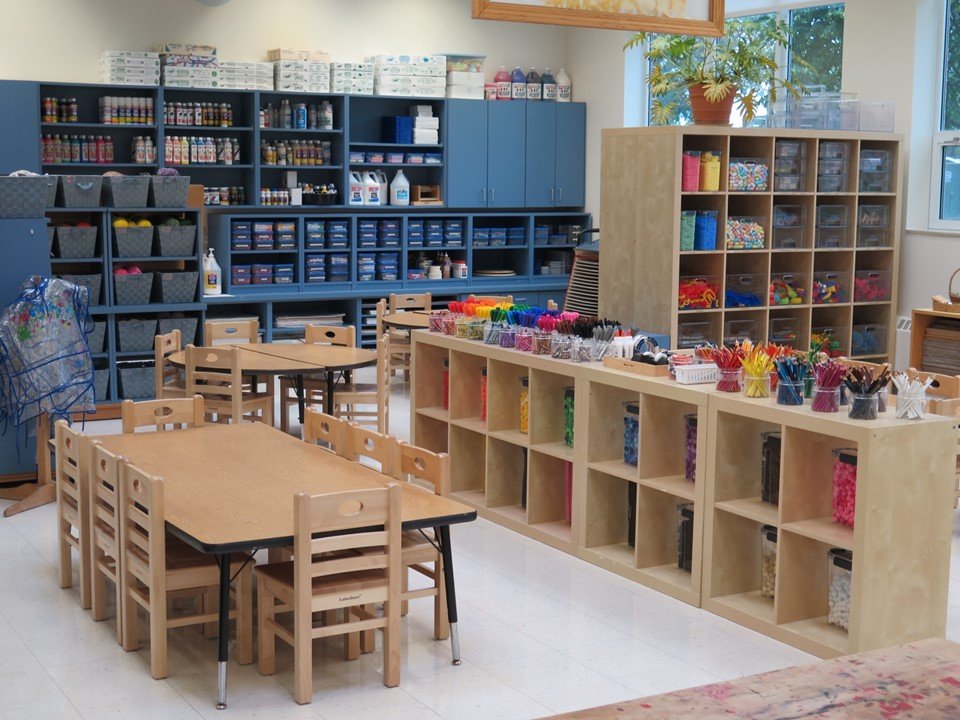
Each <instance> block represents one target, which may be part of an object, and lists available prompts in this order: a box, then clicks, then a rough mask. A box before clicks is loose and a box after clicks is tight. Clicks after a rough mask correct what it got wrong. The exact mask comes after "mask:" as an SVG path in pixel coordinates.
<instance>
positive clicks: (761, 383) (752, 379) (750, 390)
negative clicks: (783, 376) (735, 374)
mask: <svg viewBox="0 0 960 720" xmlns="http://www.w3.org/2000/svg"><path fill="white" fill-rule="evenodd" d="M743 395H744V397H748V398H754V399H763V398H768V397H770V373H764V374H763V375H746V376H744V381H743Z"/></svg>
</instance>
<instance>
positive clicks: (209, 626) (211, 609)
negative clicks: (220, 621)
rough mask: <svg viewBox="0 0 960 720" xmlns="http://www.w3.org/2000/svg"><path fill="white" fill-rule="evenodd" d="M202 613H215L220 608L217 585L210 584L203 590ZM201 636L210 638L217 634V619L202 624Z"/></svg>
mask: <svg viewBox="0 0 960 720" xmlns="http://www.w3.org/2000/svg"><path fill="white" fill-rule="evenodd" d="M202 602H203V614H204V615H206V614H207V613H217V612H218V611H219V610H220V595H219V593H218V592H217V586H216V585H211V586H210V587H208V588H206V589H205V590H204V591H203V601H202ZM203 636H204V637H205V638H207V639H208V640H211V639H213V638H215V637H216V636H217V621H216V620H214V621H213V622H208V623H204V624H203Z"/></svg>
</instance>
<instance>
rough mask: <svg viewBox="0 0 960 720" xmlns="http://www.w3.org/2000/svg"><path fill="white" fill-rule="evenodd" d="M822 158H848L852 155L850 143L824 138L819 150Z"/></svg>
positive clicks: (818, 152)
mask: <svg viewBox="0 0 960 720" xmlns="http://www.w3.org/2000/svg"><path fill="white" fill-rule="evenodd" d="M817 154H818V155H819V156H820V159H821V160H846V159H847V158H848V157H849V156H850V145H849V143H845V142H837V141H831V140H823V141H821V142H820V146H819V148H818V150H817Z"/></svg>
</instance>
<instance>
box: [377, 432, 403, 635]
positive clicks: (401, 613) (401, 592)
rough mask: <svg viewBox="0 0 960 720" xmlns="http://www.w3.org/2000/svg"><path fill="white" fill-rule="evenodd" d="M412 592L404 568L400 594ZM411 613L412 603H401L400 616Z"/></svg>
mask: <svg viewBox="0 0 960 720" xmlns="http://www.w3.org/2000/svg"><path fill="white" fill-rule="evenodd" d="M378 432H379V431H378ZM409 590H410V568H409V567H404V568H402V569H401V570H400V594H401V595H406V594H407V592H409ZM409 612H410V603H409V602H408V601H406V600H404V601H403V602H402V603H400V615H401V616H403V617H406V616H407V613H409Z"/></svg>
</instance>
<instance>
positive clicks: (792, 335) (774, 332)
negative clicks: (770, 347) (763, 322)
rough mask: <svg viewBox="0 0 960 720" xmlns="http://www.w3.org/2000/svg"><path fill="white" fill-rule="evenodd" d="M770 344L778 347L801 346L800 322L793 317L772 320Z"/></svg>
mask: <svg viewBox="0 0 960 720" xmlns="http://www.w3.org/2000/svg"><path fill="white" fill-rule="evenodd" d="M769 338H770V342H772V343H776V344H777V345H789V346H790V347H794V348H796V347H798V346H799V345H800V320H799V319H798V318H793V317H784V318H770V333H769Z"/></svg>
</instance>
